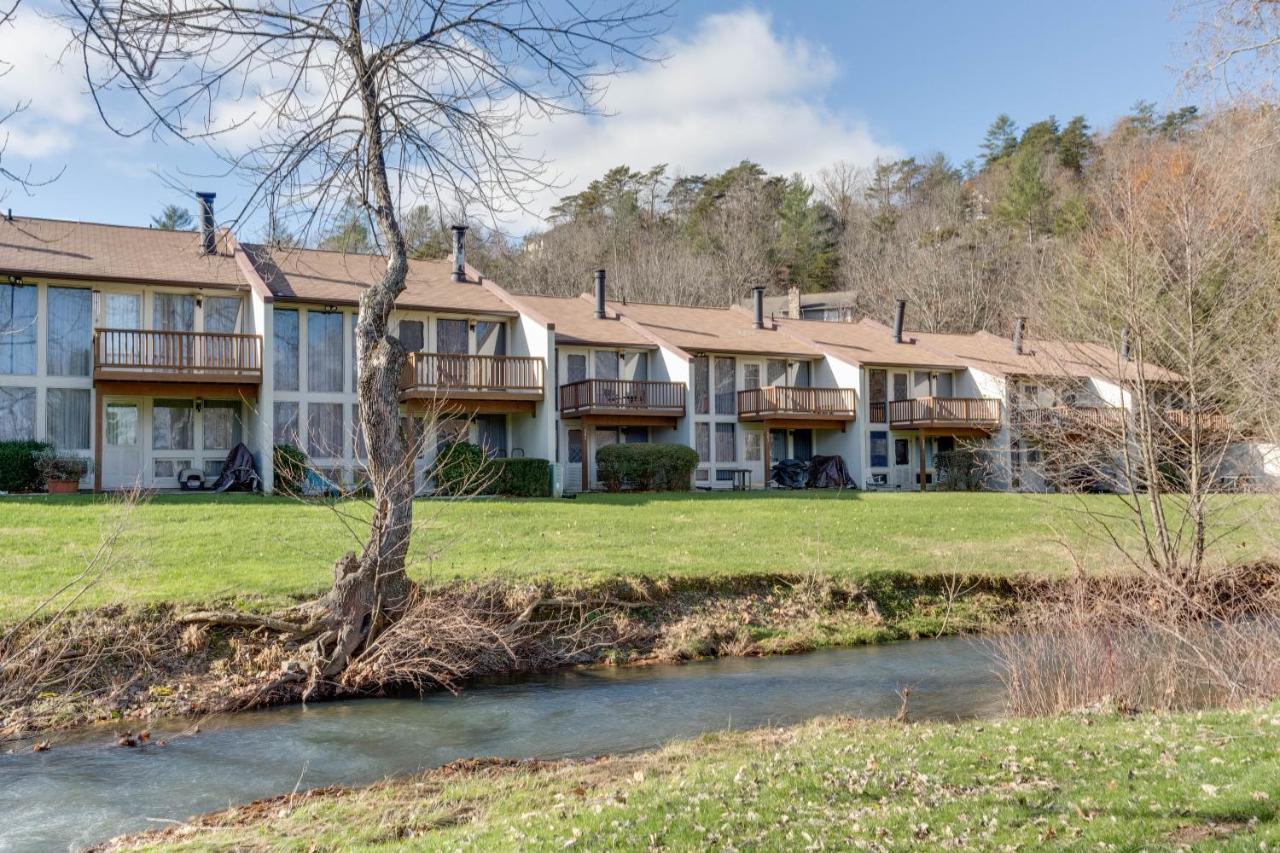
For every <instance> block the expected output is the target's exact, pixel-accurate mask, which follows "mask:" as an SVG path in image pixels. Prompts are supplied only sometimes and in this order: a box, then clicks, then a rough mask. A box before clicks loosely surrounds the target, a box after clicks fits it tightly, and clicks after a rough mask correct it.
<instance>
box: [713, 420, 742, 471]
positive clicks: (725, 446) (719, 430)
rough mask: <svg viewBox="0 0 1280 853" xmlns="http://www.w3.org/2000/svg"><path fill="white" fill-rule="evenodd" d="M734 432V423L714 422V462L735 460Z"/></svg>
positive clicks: (736, 455)
mask: <svg viewBox="0 0 1280 853" xmlns="http://www.w3.org/2000/svg"><path fill="white" fill-rule="evenodd" d="M736 432H737V425H736V424H716V462H735V461H737V459H738V448H737V443H736V442H735V441H734V436H735V433H736Z"/></svg>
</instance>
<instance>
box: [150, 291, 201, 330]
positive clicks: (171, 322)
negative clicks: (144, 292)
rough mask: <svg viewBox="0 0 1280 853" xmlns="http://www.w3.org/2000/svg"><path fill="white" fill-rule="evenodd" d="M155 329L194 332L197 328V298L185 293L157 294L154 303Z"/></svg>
mask: <svg viewBox="0 0 1280 853" xmlns="http://www.w3.org/2000/svg"><path fill="white" fill-rule="evenodd" d="M154 306H155V307H154V309H153V310H154V313H155V324H154V325H155V328H157V329H161V330H163V331H167V332H193V331H195V328H196V298H195V297H194V296H189V295H187V294H184V293H157V294H156V295H155V303H154Z"/></svg>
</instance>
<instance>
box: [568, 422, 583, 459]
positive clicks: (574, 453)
mask: <svg viewBox="0 0 1280 853" xmlns="http://www.w3.org/2000/svg"><path fill="white" fill-rule="evenodd" d="M568 443H569V464H570V465H578V464H581V462H582V430H580V429H571V430H569V442H568Z"/></svg>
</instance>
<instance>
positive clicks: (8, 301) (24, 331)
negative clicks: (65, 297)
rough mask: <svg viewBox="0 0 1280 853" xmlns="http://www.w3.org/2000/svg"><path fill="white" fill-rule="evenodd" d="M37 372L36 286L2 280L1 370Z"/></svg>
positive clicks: (0, 312) (9, 372) (0, 295)
mask: <svg viewBox="0 0 1280 853" xmlns="http://www.w3.org/2000/svg"><path fill="white" fill-rule="evenodd" d="M35 372H36V288H35V287H34V286H33V285H29V284H28V285H17V284H0V373H8V374H15V375H16V374H22V375H29V374H32V373H35ZM34 405H35V403H32V406H34ZM34 420H35V418H34V416H33V417H32V421H34ZM0 429H3V427H2V426H0Z"/></svg>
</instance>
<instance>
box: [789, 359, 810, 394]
mask: <svg viewBox="0 0 1280 853" xmlns="http://www.w3.org/2000/svg"><path fill="white" fill-rule="evenodd" d="M791 384H792V385H795V386H796V387H797V388H808V387H809V362H807V361H801V362H797V363H796V379H795V381H794V382H792V383H791Z"/></svg>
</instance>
